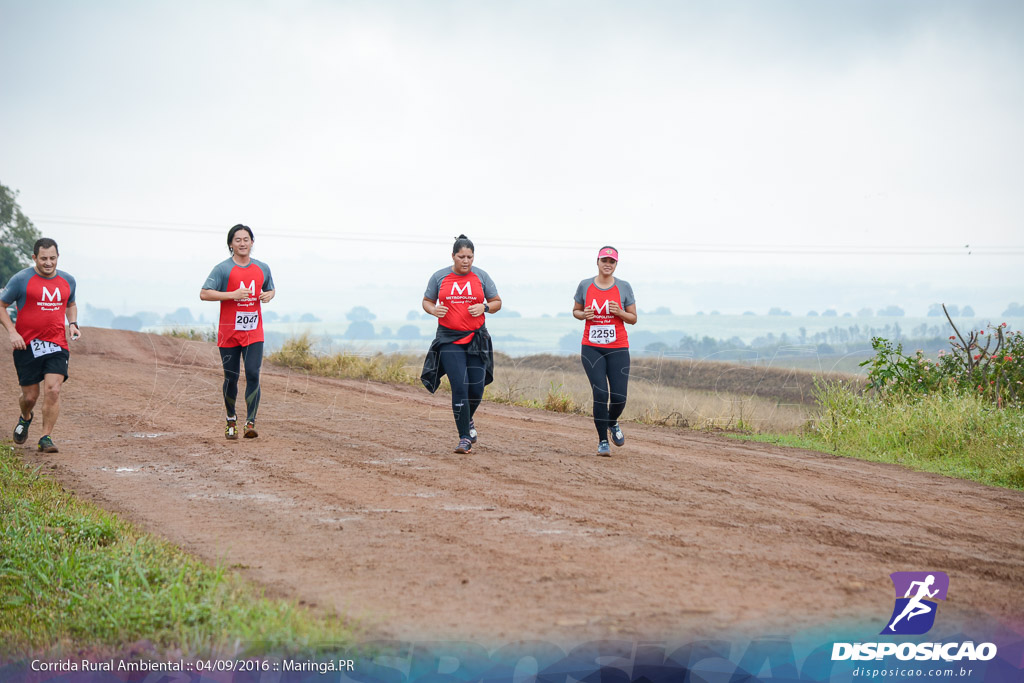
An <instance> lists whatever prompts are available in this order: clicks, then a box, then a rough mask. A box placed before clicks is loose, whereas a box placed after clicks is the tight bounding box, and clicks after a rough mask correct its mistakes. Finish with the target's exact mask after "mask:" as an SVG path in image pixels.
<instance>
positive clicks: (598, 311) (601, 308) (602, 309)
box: [590, 299, 610, 315]
mask: <svg viewBox="0 0 1024 683" xmlns="http://www.w3.org/2000/svg"><path fill="white" fill-rule="evenodd" d="M609 301H610V299H605V302H604V303H603V304H599V303H597V299H594V300H593V301H591V302H590V307H591V308H593V309H594V314H595V315H608V302H609Z"/></svg>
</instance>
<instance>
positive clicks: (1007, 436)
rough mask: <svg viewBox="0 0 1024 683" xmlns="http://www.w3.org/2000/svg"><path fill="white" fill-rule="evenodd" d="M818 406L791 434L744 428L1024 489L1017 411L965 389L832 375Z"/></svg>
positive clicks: (1023, 422) (787, 441)
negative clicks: (898, 385) (895, 390)
mask: <svg viewBox="0 0 1024 683" xmlns="http://www.w3.org/2000/svg"><path fill="white" fill-rule="evenodd" d="M817 398H818V406H819V407H818V410H817V413H816V415H815V416H814V418H813V419H812V421H811V423H810V426H809V427H808V428H807V429H805V430H804V432H803V433H802V434H799V435H785V436H765V435H750V436H741V437H739V438H748V439H751V440H756V441H765V442H769V443H777V444H780V445H785V446H798V447H801V448H810V449H813V450H819V451H824V452H827V453H834V454H836V455H843V456H849V457H855V458H860V459H863V460H872V461H877V462H888V463H894V464H898V465H903V466H905V467H909V468H911V469H915V470H922V471H925V472H935V473H937V474H943V475H946V476H949V477H956V478H958V479H969V480H972V481H977V482H981V483H983V484H989V485H992V486H1002V487H1005V488H1010V489H1018V490H1019V489H1024V412H1022V411H1020V410H1018V409H1014V408H1003V409H1000V408H996V407H995V406H994V405H993V404H992V402H991V401H988V400H985V399H984V398H981V397H978V396H973V395H970V394H964V395H957V394H952V393H935V394H929V395H920V394H918V395H909V396H889V397H884V398H883V397H877V396H872V395H865V394H862V393H860V392H858V391H855V390H852V389H851V388H850V387H848V386H844V385H842V384H840V383H832V382H826V383H822V384H820V386H819V389H818V391H817Z"/></svg>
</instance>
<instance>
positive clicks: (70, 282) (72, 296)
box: [57, 271, 78, 304]
mask: <svg viewBox="0 0 1024 683" xmlns="http://www.w3.org/2000/svg"><path fill="white" fill-rule="evenodd" d="M57 274H58V275H60V276H61V277H62V278H64V279H65V280H67V281H68V286H69V287H71V293H70V294H69V295H68V303H69V304H73V303H75V289H76V288H77V286H78V283H77V282H75V278H73V277H72V276H70V275H68V274H67V273H65V272H63V271H57Z"/></svg>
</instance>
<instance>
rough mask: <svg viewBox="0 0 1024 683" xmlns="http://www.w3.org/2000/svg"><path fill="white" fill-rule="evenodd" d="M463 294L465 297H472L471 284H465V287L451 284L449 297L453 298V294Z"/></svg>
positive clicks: (456, 283)
mask: <svg viewBox="0 0 1024 683" xmlns="http://www.w3.org/2000/svg"><path fill="white" fill-rule="evenodd" d="M456 293H458V294H465V295H467V296H473V283H472V282H467V283H466V286H465V287H459V283H458V282H453V283H452V293H451V294H450V295H449V296H455V294H456Z"/></svg>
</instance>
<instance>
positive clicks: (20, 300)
mask: <svg viewBox="0 0 1024 683" xmlns="http://www.w3.org/2000/svg"><path fill="white" fill-rule="evenodd" d="M31 277H32V273H31V272H30V270H29V269H27V268H26V269H25V270H21V271H18V272H17V273H15V274H14V275H13V276H12V277H11V279H10V281H8V283H7V286H6V287H4V291H2V292H0V301H3V302H5V303H7V304H16V305H17V307H18V310H19V311H20V310H21V307H22V306H24V305H25V288H26V286H27V285H28V281H29V279H30V278H31Z"/></svg>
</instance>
